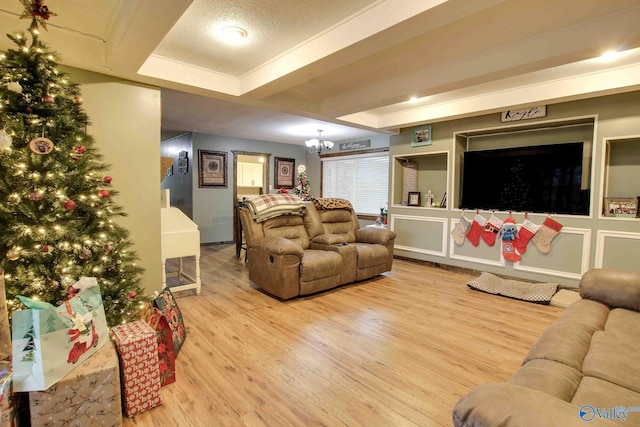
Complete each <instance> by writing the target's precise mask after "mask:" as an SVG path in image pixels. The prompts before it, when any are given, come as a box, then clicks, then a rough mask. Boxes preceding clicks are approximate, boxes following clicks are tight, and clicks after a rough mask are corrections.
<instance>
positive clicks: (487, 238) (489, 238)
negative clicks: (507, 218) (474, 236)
mask: <svg viewBox="0 0 640 427" xmlns="http://www.w3.org/2000/svg"><path fill="white" fill-rule="evenodd" d="M502 223H503V221H502V220H501V219H500V218H498V217H497V216H495V215H494V214H491V218H489V221H487V224H486V225H485V226H484V229H483V230H482V233H481V234H480V237H482V240H484V242H485V243H486V244H487V245H489V246H493V245H495V244H496V237H497V236H498V232H499V231H500V227H502Z"/></svg>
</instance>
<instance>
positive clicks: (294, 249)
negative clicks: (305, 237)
mask: <svg viewBox="0 0 640 427" xmlns="http://www.w3.org/2000/svg"><path fill="white" fill-rule="evenodd" d="M252 247H253V248H256V249H258V250H262V251H265V252H267V253H268V254H270V255H296V256H298V257H300V258H302V256H303V255H304V250H303V249H302V247H301V246H300V245H298V244H297V243H295V242H292V241H291V240H289V239H285V238H284V237H264V238H262V239H258V240H256V241H255V242H254V244H253V246H252Z"/></svg>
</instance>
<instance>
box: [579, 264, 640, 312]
mask: <svg viewBox="0 0 640 427" xmlns="http://www.w3.org/2000/svg"><path fill="white" fill-rule="evenodd" d="M580 296H581V297H582V298H584V299H590V300H595V301H600V302H602V303H604V304H606V305H608V306H609V307H612V308H627V309H630V310H636V311H640V273H637V272H633V271H623V270H614V269H608V268H596V269H593V270H589V271H587V272H586V273H585V274H584V275H583V276H582V280H580Z"/></svg>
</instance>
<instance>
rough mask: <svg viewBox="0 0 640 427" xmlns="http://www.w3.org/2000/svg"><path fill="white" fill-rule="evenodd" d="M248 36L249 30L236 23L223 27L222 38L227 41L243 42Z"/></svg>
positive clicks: (233, 42)
mask: <svg viewBox="0 0 640 427" xmlns="http://www.w3.org/2000/svg"><path fill="white" fill-rule="evenodd" d="M247 36H248V33H247V30H245V29H244V28H242V27H238V26H236V25H230V26H228V27H224V28H223V29H222V38H223V39H224V41H226V42H227V43H232V44H238V43H242V42H243V41H244V40H245V39H246V38H247Z"/></svg>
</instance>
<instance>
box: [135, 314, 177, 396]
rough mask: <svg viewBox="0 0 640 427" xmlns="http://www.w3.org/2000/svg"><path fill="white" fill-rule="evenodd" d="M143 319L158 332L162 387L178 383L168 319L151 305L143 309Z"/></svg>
mask: <svg viewBox="0 0 640 427" xmlns="http://www.w3.org/2000/svg"><path fill="white" fill-rule="evenodd" d="M143 319H144V321H145V322H147V324H148V325H149V326H151V327H152V328H153V330H154V331H156V337H157V339H158V360H159V363H160V365H159V368H160V385H161V386H162V387H164V386H166V385H169V384H171V383H174V382H176V353H175V350H174V347H173V336H172V334H171V328H170V327H169V322H168V321H167V318H166V317H164V315H163V314H162V312H161V311H160V310H158V309H157V308H155V307H152V306H151V304H148V305H147V306H146V307H145V308H144V309H143Z"/></svg>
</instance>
